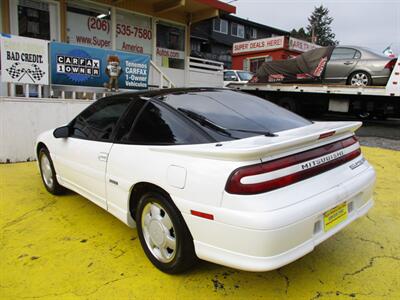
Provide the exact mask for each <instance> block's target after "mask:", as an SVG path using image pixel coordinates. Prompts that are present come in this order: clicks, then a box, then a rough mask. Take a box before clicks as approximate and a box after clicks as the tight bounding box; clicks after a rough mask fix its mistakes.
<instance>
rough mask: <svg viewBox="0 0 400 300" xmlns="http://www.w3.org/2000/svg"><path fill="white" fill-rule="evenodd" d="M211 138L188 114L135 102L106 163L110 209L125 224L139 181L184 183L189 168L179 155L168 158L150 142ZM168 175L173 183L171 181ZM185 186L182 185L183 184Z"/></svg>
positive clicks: (193, 140) (175, 142) (120, 128)
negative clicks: (131, 193) (135, 185)
mask: <svg viewBox="0 0 400 300" xmlns="http://www.w3.org/2000/svg"><path fill="white" fill-rule="evenodd" d="M205 142H210V137H209V136H207V135H206V134H205V133H204V132H203V131H202V130H200V129H198V128H197V127H196V126H194V125H193V123H192V122H191V121H188V120H187V119H186V118H185V117H183V116H181V115H180V114H178V113H177V112H176V111H174V110H173V109H171V108H170V107H168V106H166V105H163V104H161V103H159V102H153V101H145V102H144V101H143V100H138V101H136V103H135V105H134V106H132V108H131V109H130V110H129V112H128V113H127V114H126V117H124V118H123V120H121V122H120V125H119V128H118V129H117V133H116V135H115V139H114V145H113V147H112V149H111V152H110V155H109V160H108V163H107V174H106V184H107V204H108V211H109V212H110V213H111V214H113V215H115V216H116V217H117V218H119V219H120V220H122V221H123V222H125V223H128V224H130V225H133V223H131V221H132V219H131V218H130V217H129V216H130V214H129V196H130V192H131V190H132V187H133V185H134V184H135V183H138V182H147V183H152V184H155V185H157V186H160V187H168V186H169V184H172V185H179V186H182V185H184V178H183V177H185V176H186V175H184V174H186V170H185V169H184V168H183V167H182V166H181V164H182V161H181V159H180V158H179V156H176V155H173V156H174V159H173V160H165V158H164V156H163V155H162V154H161V153H157V152H155V151H151V150H149V146H150V145H161V146H168V145H176V144H197V143H205ZM168 178H169V180H170V181H172V182H173V183H168ZM180 188H183V187H180Z"/></svg>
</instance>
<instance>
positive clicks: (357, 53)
mask: <svg viewBox="0 0 400 300" xmlns="http://www.w3.org/2000/svg"><path fill="white" fill-rule="evenodd" d="M354 58H355V59H360V58H361V52H360V51H358V50H357V51H356V54H355V55H354Z"/></svg>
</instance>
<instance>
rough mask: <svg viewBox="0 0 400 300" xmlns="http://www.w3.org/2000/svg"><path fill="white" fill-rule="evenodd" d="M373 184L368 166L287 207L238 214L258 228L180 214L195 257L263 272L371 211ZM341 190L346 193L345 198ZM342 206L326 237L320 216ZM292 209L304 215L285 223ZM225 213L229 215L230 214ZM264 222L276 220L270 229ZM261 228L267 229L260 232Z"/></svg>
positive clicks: (283, 263) (281, 263) (373, 172)
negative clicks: (345, 207)
mask: <svg viewBox="0 0 400 300" xmlns="http://www.w3.org/2000/svg"><path fill="white" fill-rule="evenodd" d="M374 182H375V171H374V170H373V168H372V167H368V168H367V169H366V170H364V171H363V172H362V173H360V174H358V175H357V176H356V177H354V178H353V179H352V180H349V181H347V182H345V183H343V184H341V185H339V186H335V187H334V188H332V189H330V190H328V191H326V192H324V193H321V194H318V195H316V196H314V197H312V198H309V199H306V200H304V201H301V202H299V203H297V204H296V205H293V206H291V207H285V208H282V209H278V210H275V211H272V212H265V213H254V212H242V213H241V214H242V215H243V217H244V219H247V220H249V219H251V220H252V222H251V224H248V225H255V224H257V225H258V226H257V227H259V228H255V227H253V226H251V228H250V226H246V227H244V226H243V224H241V226H234V225H232V224H226V223H223V222H219V221H218V220H214V221H210V220H204V219H201V218H198V217H195V216H192V215H188V214H183V215H184V218H185V221H186V222H187V225H188V227H189V229H190V231H191V233H192V235H193V238H194V245H195V250H196V254H197V256H198V257H199V258H201V259H204V260H207V261H211V262H214V263H218V264H221V265H225V266H230V267H233V268H237V269H242V270H247V271H268V270H273V269H276V268H279V267H281V266H283V265H286V264H288V263H290V262H292V261H294V260H296V259H298V258H300V257H302V256H304V255H305V254H307V253H309V252H311V251H312V250H313V249H314V247H315V246H317V245H318V244H320V243H321V242H323V241H324V240H326V239H328V238H329V237H331V236H332V235H334V234H335V233H337V232H338V231H340V230H341V229H343V228H344V227H346V226H347V225H349V224H350V223H351V222H353V221H354V220H356V219H357V218H359V217H361V216H363V215H365V214H366V213H367V212H368V210H369V209H370V208H371V207H372V206H373V200H372V193H373V186H374ZM344 190H346V191H348V193H346V195H347V196H345V194H344V193H343V191H344ZM343 202H346V203H347V205H348V209H349V213H348V217H347V219H346V220H345V221H343V222H342V223H340V224H338V225H337V226H336V227H334V228H332V229H331V230H329V231H327V232H325V231H324V228H323V227H324V226H323V214H324V212H326V211H327V210H329V209H331V208H333V207H335V206H336V205H338V204H340V203H343ZM313 203H314V205H313ZM293 209H296V210H298V211H301V210H303V211H304V210H306V211H307V212H308V213H309V214H308V216H307V217H302V218H301V219H300V220H295V221H294V222H293V218H292V219H290V218H288V216H289V215H290V216H292V215H293V214H292V210H293ZM226 213H227V214H230V213H231V211H227V212H226ZM272 214H273V217H271V216H272ZM245 215H246V216H245ZM268 220H279V221H277V222H276V224H277V226H276V227H274V226H273V223H271V221H268ZM282 220H287V221H286V224H282ZM290 222H291V223H290ZM318 223H319V225H318ZM266 225H268V226H267V227H268V229H265V228H266Z"/></svg>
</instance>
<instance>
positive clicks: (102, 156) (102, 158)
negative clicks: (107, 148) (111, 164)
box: [97, 152, 108, 162]
mask: <svg viewBox="0 0 400 300" xmlns="http://www.w3.org/2000/svg"><path fill="white" fill-rule="evenodd" d="M97 158H98V160H99V161H104V162H106V161H107V159H108V153H107V152H100V153H99V154H98V155H97Z"/></svg>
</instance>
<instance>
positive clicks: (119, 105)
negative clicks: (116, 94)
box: [72, 98, 131, 141]
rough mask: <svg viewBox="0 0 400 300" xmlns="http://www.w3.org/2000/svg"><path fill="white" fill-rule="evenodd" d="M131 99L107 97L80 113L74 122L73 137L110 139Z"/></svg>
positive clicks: (98, 139) (99, 139)
mask: <svg viewBox="0 0 400 300" xmlns="http://www.w3.org/2000/svg"><path fill="white" fill-rule="evenodd" d="M130 102H131V100H130V99H125V98H111V99H109V98H105V99H101V100H99V101H97V102H96V103H94V104H93V105H91V106H89V107H88V108H87V109H85V110H84V111H83V112H82V113H81V114H80V115H78V116H77V117H76V118H75V120H74V121H73V123H72V137H77V138H82V139H88V140H95V141H109V140H110V138H111V134H112V132H113V131H114V129H115V126H116V124H117V122H118V120H119V118H120V117H121V116H122V114H123V113H124V112H125V110H126V109H127V107H128V105H129V103H130Z"/></svg>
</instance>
